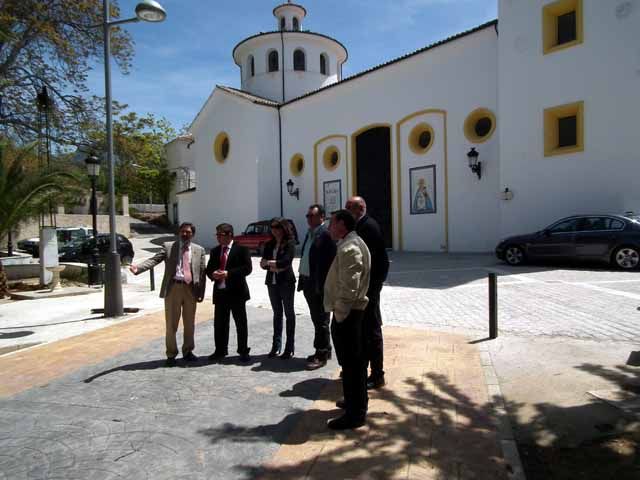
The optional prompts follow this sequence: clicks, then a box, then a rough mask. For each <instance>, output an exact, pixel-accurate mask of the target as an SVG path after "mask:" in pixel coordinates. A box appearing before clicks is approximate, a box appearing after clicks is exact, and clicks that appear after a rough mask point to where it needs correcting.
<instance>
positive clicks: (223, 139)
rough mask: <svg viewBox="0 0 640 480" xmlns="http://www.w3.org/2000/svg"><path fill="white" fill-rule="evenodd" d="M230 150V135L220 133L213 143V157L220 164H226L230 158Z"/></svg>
mask: <svg viewBox="0 0 640 480" xmlns="http://www.w3.org/2000/svg"><path fill="white" fill-rule="evenodd" d="M230 149H231V144H230V142H229V135H227V134H226V133H225V132H220V133H219V134H218V136H216V139H215V141H214V142H213V157H214V158H215V159H216V161H217V162H218V163H224V162H226V161H227V158H229V152H230Z"/></svg>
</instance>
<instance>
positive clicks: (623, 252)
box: [612, 247, 640, 270]
mask: <svg viewBox="0 0 640 480" xmlns="http://www.w3.org/2000/svg"><path fill="white" fill-rule="evenodd" d="M612 260H613V265H614V266H615V267H617V268H621V269H622V270H633V269H635V268H638V265H640V253H639V251H638V249H637V248H635V247H620V248H618V249H617V250H616V251H615V252H614V253H613V259H612Z"/></svg>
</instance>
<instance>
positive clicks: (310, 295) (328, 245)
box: [298, 204, 336, 370]
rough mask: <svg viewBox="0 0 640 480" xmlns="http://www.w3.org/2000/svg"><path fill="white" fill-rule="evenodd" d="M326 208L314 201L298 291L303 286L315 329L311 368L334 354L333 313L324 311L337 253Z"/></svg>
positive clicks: (303, 246)
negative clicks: (327, 280) (325, 290)
mask: <svg viewBox="0 0 640 480" xmlns="http://www.w3.org/2000/svg"><path fill="white" fill-rule="evenodd" d="M324 219H325V211H324V207H323V206H322V205H318V204H314V205H311V206H310V207H309V210H308V211H307V224H308V225H309V230H308V231H307V235H306V237H305V238H304V242H303V244H302V255H301V258H300V267H299V274H300V275H299V281H298V291H300V290H302V291H303V293H304V298H305V299H306V300H307V305H309V313H310V314H311V321H312V322H313V327H314V329H315V335H314V338H313V347H314V348H315V350H316V351H315V353H314V354H313V355H310V356H308V357H307V368H308V369H309V370H315V369H317V368H321V367H324V366H325V365H326V364H327V360H328V359H329V358H330V357H331V339H330V331H329V321H330V313H329V312H325V311H324V305H323V302H324V281H325V279H326V278H327V272H328V271H329V267H330V266H331V262H333V257H335V255H336V244H335V242H334V241H333V240H332V239H331V235H330V234H329V231H328V230H327V228H326V227H325V226H324V224H323V222H324Z"/></svg>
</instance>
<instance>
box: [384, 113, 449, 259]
mask: <svg viewBox="0 0 640 480" xmlns="http://www.w3.org/2000/svg"><path fill="white" fill-rule="evenodd" d="M430 113H438V114H441V115H442V118H443V129H444V132H443V141H444V149H443V150H444V242H445V246H446V249H445V251H446V252H448V251H449V157H448V141H447V111H446V110H441V109H437V108H429V109H426V110H420V111H417V112H414V113H412V114H410V115H407V116H406V117H404V118H403V119H401V120H400V121H398V122H397V123H396V149H397V151H396V157H397V158H396V166H397V171H396V181H397V188H396V192H397V196H398V197H397V200H396V201H397V203H398V208H397V210H398V246H399V249H400V250H404V238H403V233H402V142H401V141H400V127H402V125H403V124H405V123H406V122H408V121H409V120H411V119H413V118H416V117H419V116H421V115H427V114H430Z"/></svg>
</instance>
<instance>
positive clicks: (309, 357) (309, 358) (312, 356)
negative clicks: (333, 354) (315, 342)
mask: <svg viewBox="0 0 640 480" xmlns="http://www.w3.org/2000/svg"><path fill="white" fill-rule="evenodd" d="M317 355H318V352H316V353H314V354H313V355H309V356H308V357H307V362H312V361H313V360H315V358H316V356H317Z"/></svg>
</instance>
